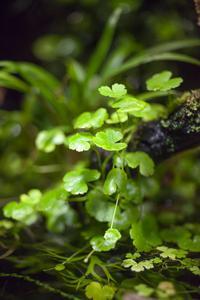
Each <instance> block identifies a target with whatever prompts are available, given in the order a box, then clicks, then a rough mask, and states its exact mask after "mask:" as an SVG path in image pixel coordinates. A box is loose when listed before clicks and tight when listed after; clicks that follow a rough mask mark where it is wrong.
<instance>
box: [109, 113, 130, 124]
mask: <svg viewBox="0 0 200 300" xmlns="http://www.w3.org/2000/svg"><path fill="white" fill-rule="evenodd" d="M127 120H128V115H127V113H124V112H120V111H119V112H118V111H117V112H114V113H113V114H111V116H110V119H108V120H107V121H106V123H108V124H117V123H124V122H126V121H127Z"/></svg>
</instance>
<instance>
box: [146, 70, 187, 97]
mask: <svg viewBox="0 0 200 300" xmlns="http://www.w3.org/2000/svg"><path fill="white" fill-rule="evenodd" d="M171 76H172V73H171V72H170V71H163V72H161V73H158V74H155V75H153V76H152V77H151V78H150V79H148V80H147V89H148V90H149V91H163V92H165V91H169V90H171V89H174V88H176V87H178V86H179V85H180V84H181V83H182V82H183V79H182V78H181V77H175V78H172V79H171Z"/></svg>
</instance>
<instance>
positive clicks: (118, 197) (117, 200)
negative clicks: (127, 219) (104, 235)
mask: <svg viewBox="0 0 200 300" xmlns="http://www.w3.org/2000/svg"><path fill="white" fill-rule="evenodd" d="M119 199H120V194H118V195H117V199H116V203H115V209H114V212H113V216H112V221H111V225H110V228H113V224H114V221H115V215H116V212H117V207H118V204H119Z"/></svg>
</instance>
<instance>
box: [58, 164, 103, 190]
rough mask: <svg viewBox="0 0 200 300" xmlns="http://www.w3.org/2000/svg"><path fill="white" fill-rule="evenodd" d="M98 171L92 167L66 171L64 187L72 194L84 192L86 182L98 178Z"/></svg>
mask: <svg viewBox="0 0 200 300" xmlns="http://www.w3.org/2000/svg"><path fill="white" fill-rule="evenodd" d="M99 177H100V173H99V172H98V171H97V170H92V169H80V170H75V171H71V172H68V173H67V174H66V175H65V176H64V178H63V181H64V188H65V190H66V191H68V192H70V193H72V194H73V195H77V194H84V193H86V192H87V190H88V186H87V183H88V182H92V181H95V180H97V179H99Z"/></svg>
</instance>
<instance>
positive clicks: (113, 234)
mask: <svg viewBox="0 0 200 300" xmlns="http://www.w3.org/2000/svg"><path fill="white" fill-rule="evenodd" d="M120 238H121V234H120V232H119V231H118V230H117V229H114V228H109V229H108V230H106V232H105V234H104V236H95V237H93V238H92V240H91V241H90V244H91V246H92V248H93V249H94V250H95V251H98V252H102V251H109V250H111V249H114V248H115V245H116V243H117V241H118V240H119V239H120Z"/></svg>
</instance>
